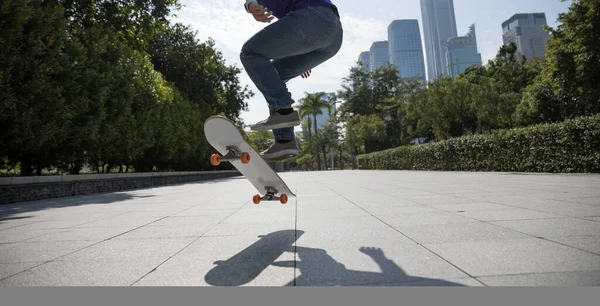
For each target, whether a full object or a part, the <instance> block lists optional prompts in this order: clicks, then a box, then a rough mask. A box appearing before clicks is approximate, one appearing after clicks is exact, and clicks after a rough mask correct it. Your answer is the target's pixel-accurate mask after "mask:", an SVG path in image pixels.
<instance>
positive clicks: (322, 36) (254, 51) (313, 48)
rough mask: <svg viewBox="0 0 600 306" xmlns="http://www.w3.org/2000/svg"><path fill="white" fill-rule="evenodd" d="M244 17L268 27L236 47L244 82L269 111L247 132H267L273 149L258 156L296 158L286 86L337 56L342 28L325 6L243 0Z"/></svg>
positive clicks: (309, 0) (320, 0)
mask: <svg viewBox="0 0 600 306" xmlns="http://www.w3.org/2000/svg"><path fill="white" fill-rule="evenodd" d="M244 7H245V8H246V11H247V12H248V13H250V14H252V15H253V17H254V19H255V20H256V21H258V22H264V23H271V22H272V21H273V19H274V17H276V18H277V19H278V20H277V21H276V22H274V23H272V24H270V25H268V26H266V27H265V28H264V29H262V30H261V31H259V32H258V33H256V34H255V35H254V36H252V37H251V38H250V39H249V40H248V41H247V42H246V43H245V44H244V46H243V47H242V51H241V54H240V59H241V61H242V64H243V66H244V68H245V70H246V72H247V73H248V75H249V77H250V79H251V80H252V82H254V84H255V85H256V87H257V88H258V90H259V91H260V92H261V93H262V94H263V96H264V97H265V99H266V100H267V104H268V106H269V113H270V115H269V117H268V118H267V119H265V120H263V121H260V122H258V123H256V124H254V125H252V126H251V129H253V130H256V131H259V130H273V136H274V139H275V141H274V142H273V145H272V146H271V147H270V148H269V149H267V150H266V151H264V152H262V153H261V155H262V156H263V157H264V158H266V159H271V160H277V159H281V158H287V157H289V156H297V155H298V143H297V142H296V139H295V137H294V126H297V125H300V116H299V114H298V111H296V110H294V109H293V108H292V104H293V103H294V100H293V99H292V95H291V93H290V92H289V91H288V89H287V86H286V83H287V82H288V81H289V80H291V79H293V78H295V77H298V76H300V75H301V76H302V77H303V78H306V77H309V76H310V73H311V69H312V68H314V67H316V66H318V65H320V64H321V63H323V62H325V61H326V60H328V59H330V58H332V57H333V56H334V55H336V54H337V52H338V51H339V50H340V48H341V45H342V40H343V34H342V25H341V22H340V18H339V17H340V16H339V13H338V9H337V7H336V6H335V5H334V4H333V3H332V2H331V0H246V3H245V4H244Z"/></svg>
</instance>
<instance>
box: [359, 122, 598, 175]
mask: <svg viewBox="0 0 600 306" xmlns="http://www.w3.org/2000/svg"><path fill="white" fill-rule="evenodd" d="M357 160H358V164H359V167H360V168H361V169H379V170H430V171H497V172H553V173H598V172H600V114H599V115H594V116H589V117H580V118H575V119H570V120H566V121H564V122H561V123H555V124H540V125H533V126H529V127H525V128H518V129H508V130H498V131H494V132H492V133H490V134H481V135H474V136H464V137H460V138H452V139H448V140H444V141H440V142H435V143H428V144H422V145H412V146H403V147H398V148H393V149H388V150H385V151H380V152H374V153H370V154H363V155H359V156H358V157H357Z"/></svg>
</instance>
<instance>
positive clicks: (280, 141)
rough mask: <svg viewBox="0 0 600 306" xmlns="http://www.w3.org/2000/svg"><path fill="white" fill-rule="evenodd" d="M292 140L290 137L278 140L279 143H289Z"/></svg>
mask: <svg viewBox="0 0 600 306" xmlns="http://www.w3.org/2000/svg"><path fill="white" fill-rule="evenodd" d="M290 141H291V140H289V139H279V140H277V142H278V143H288V142H290Z"/></svg>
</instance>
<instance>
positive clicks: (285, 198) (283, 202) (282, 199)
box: [279, 194, 288, 204]
mask: <svg viewBox="0 0 600 306" xmlns="http://www.w3.org/2000/svg"><path fill="white" fill-rule="evenodd" d="M279 201H280V202H281V204H286V203H287V201H288V197H287V194H282V195H281V197H279Z"/></svg>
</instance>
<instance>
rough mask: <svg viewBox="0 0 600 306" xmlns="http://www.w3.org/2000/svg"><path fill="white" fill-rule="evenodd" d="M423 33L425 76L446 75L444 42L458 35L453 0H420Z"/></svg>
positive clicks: (431, 78) (432, 77)
mask: <svg viewBox="0 0 600 306" xmlns="http://www.w3.org/2000/svg"><path fill="white" fill-rule="evenodd" d="M421 14H422V18H423V34H424V37H425V51H426V53H427V78H428V80H429V81H433V80H435V79H436V78H438V77H439V76H444V75H448V64H447V63H446V42H447V41H448V39H450V38H453V37H456V36H458V34H457V31H456V17H455V15H454V1H453V0H421Z"/></svg>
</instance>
